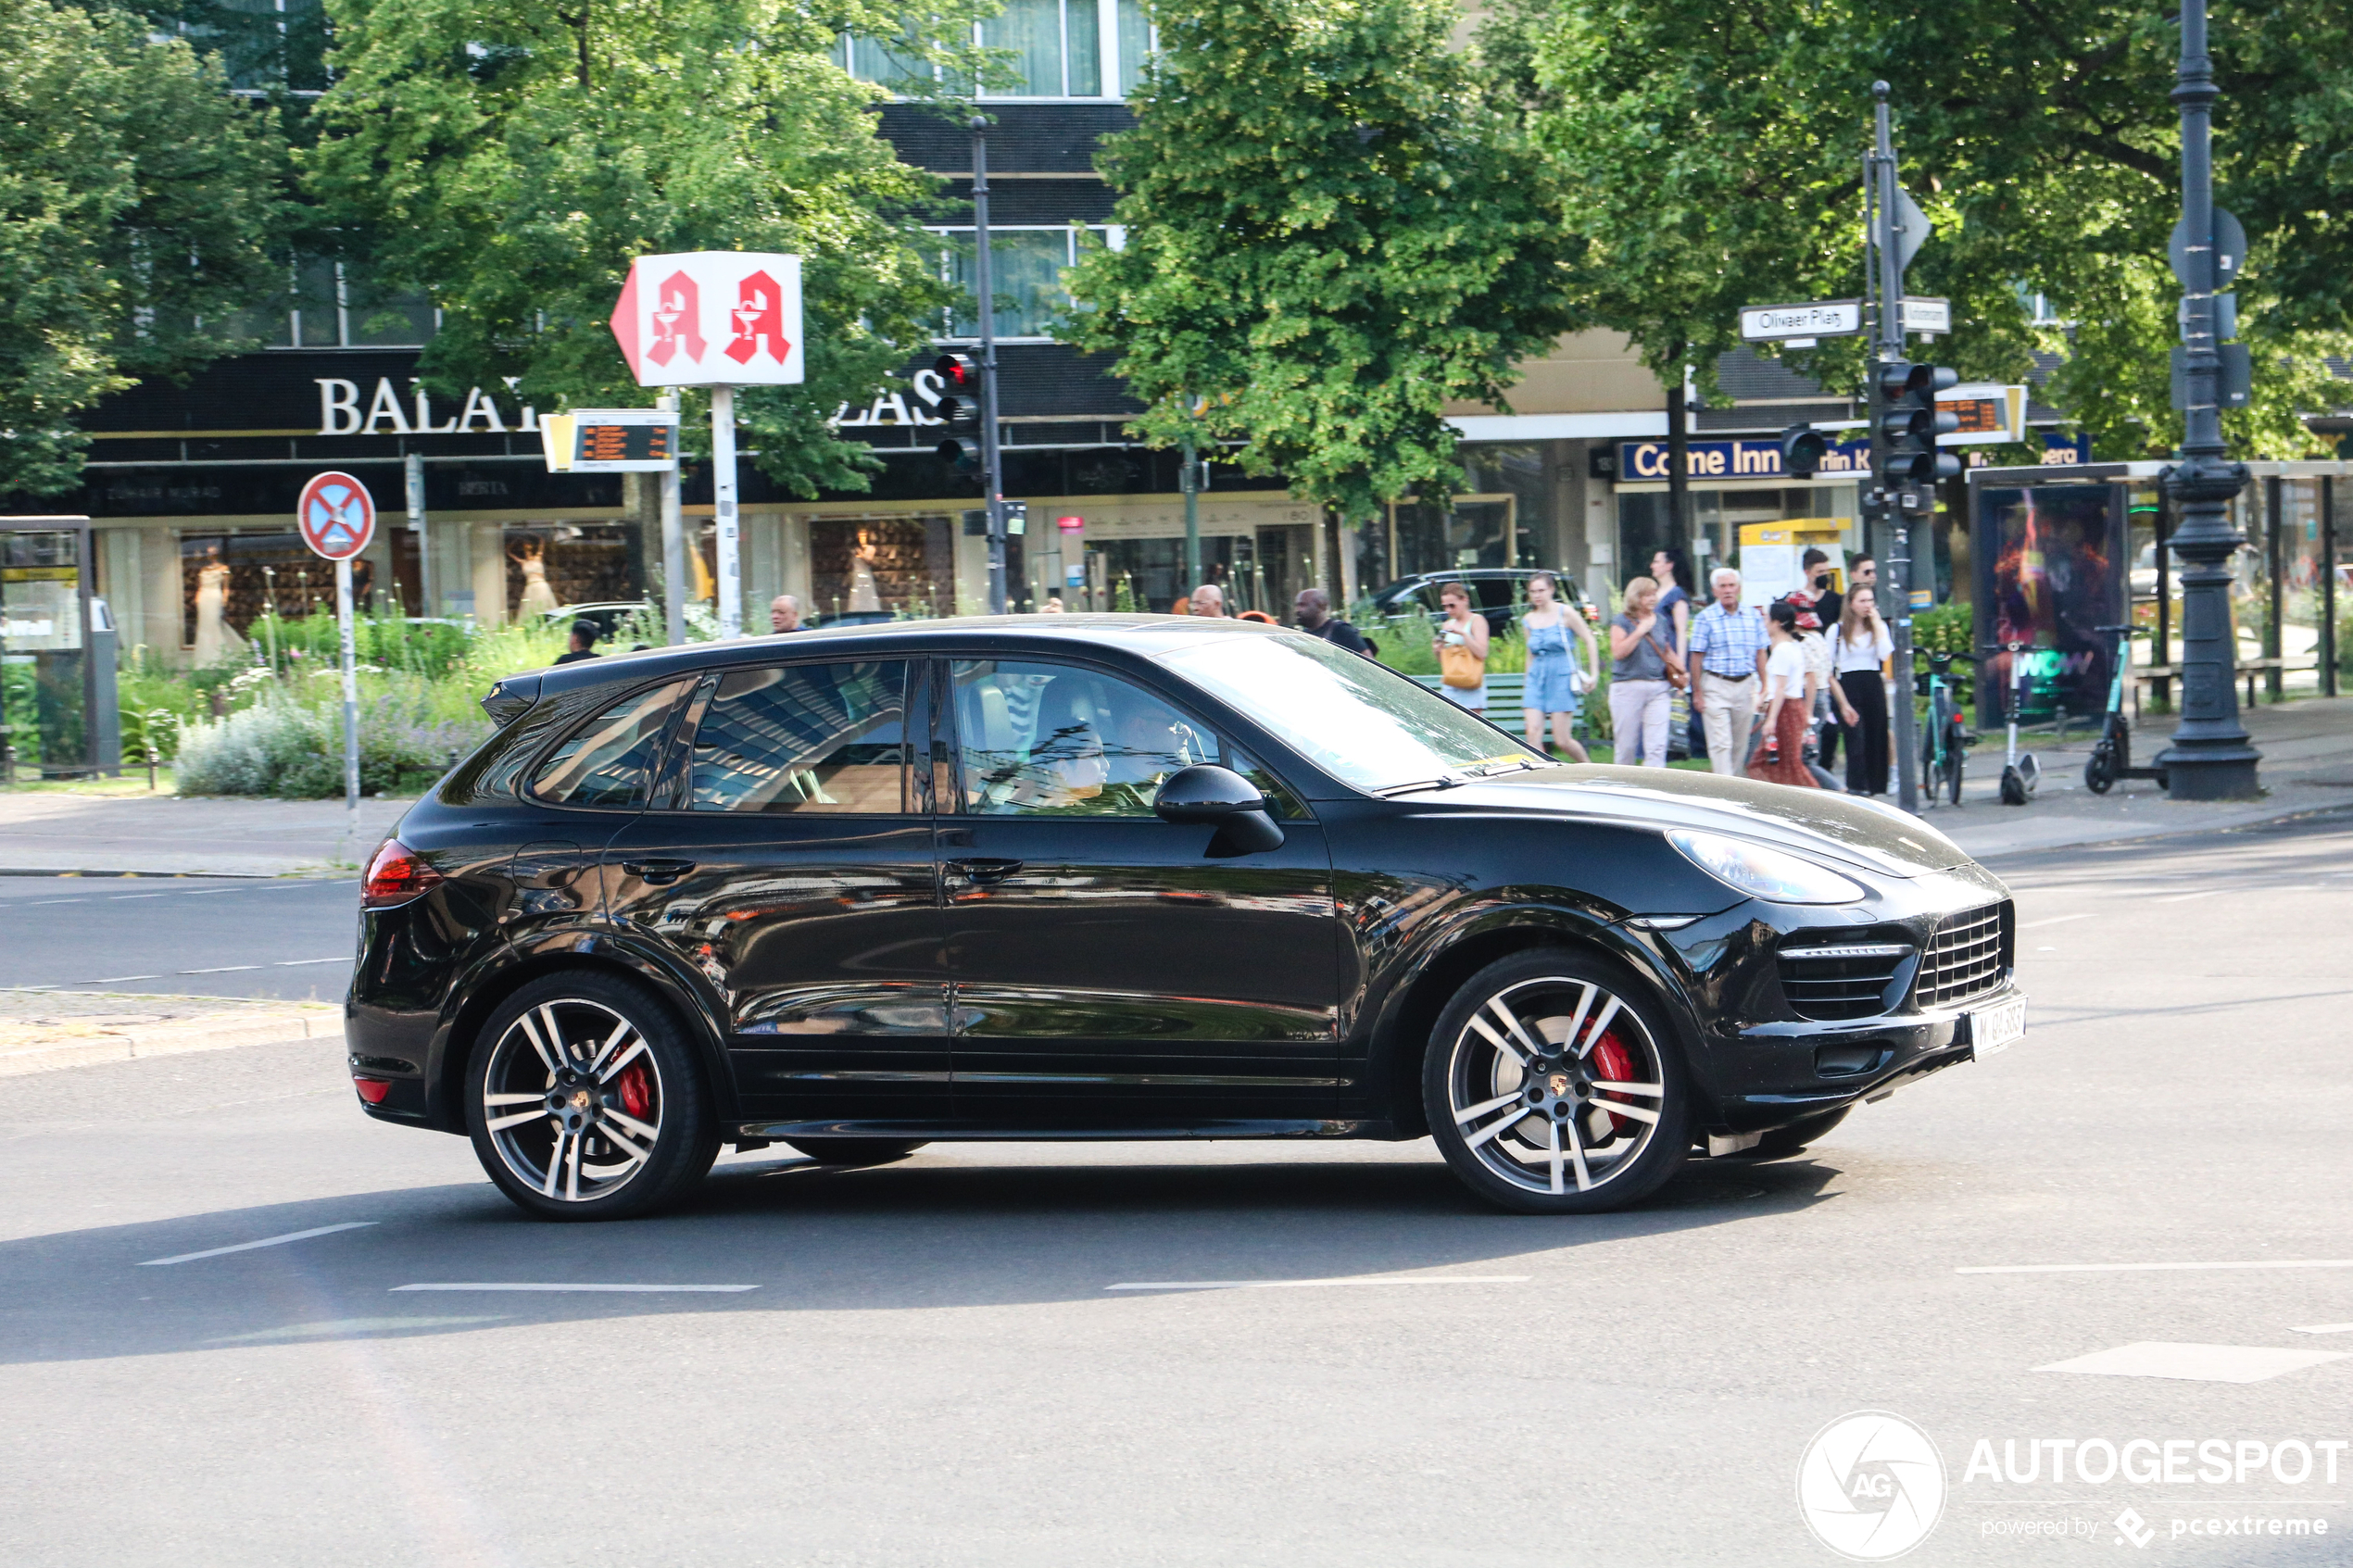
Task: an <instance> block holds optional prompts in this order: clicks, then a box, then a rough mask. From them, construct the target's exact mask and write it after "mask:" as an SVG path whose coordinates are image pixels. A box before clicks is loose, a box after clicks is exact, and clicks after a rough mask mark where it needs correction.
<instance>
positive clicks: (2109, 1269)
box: [1953, 1258, 2353, 1274]
mask: <svg viewBox="0 0 2353 1568" xmlns="http://www.w3.org/2000/svg"><path fill="white" fill-rule="evenodd" d="M2176 1269H2353V1258H2281V1259H2277V1260H2273V1259H2268V1258H2267V1259H2261V1260H2259V1261H2254V1262H2246V1263H1981V1264H1977V1265H1975V1266H1973V1267H1970V1268H1966V1269H1955V1270H1954V1271H1953V1272H1954V1273H1957V1274H2118V1273H2165V1272H2171V1271H2172V1270H2176Z"/></svg>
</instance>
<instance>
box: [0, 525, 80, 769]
mask: <svg viewBox="0 0 2353 1568" xmlns="http://www.w3.org/2000/svg"><path fill="white" fill-rule="evenodd" d="M89 538H90V535H89V530H88V529H87V528H86V527H79V528H58V527H55V526H51V527H45V528H44V527H35V528H15V527H8V526H6V525H4V524H0V784H14V783H16V782H17V781H18V780H19V779H25V778H49V777H56V776H58V775H61V774H74V773H82V772H87V771H90V769H91V764H92V760H93V759H92V749H91V743H92V734H91V726H90V723H89V684H90V663H89V660H90V653H89V638H88V637H87V635H86V634H85V628H86V627H87V626H88V624H89V621H88V613H89V611H88V598H87V592H88V582H87V565H88V562H87V557H88V554H89Z"/></svg>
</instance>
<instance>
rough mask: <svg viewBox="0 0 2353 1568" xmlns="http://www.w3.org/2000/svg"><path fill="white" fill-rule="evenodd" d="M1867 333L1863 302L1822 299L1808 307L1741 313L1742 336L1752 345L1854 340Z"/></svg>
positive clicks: (1754, 308) (1766, 308) (1754, 307)
mask: <svg viewBox="0 0 2353 1568" xmlns="http://www.w3.org/2000/svg"><path fill="white" fill-rule="evenodd" d="M1862 330H1863V302H1862V301H1861V300H1859V299H1818V300H1814V301H1812V302H1810V303H1808V304H1804V305H1752V306H1749V307H1747V308H1745V309H1743V311H1742V312H1741V337H1742V338H1743V340H1745V341H1746V342H1749V343H1775V342H1782V341H1786V340H1788V339H1792V338H1824V337H1853V336H1855V335H1856V333H1857V332H1861V331H1862Z"/></svg>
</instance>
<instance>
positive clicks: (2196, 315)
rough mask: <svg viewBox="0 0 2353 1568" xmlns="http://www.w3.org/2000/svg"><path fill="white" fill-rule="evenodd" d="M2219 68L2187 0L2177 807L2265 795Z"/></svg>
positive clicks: (2174, 487) (2176, 497)
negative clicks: (2254, 723)
mask: <svg viewBox="0 0 2353 1568" xmlns="http://www.w3.org/2000/svg"><path fill="white" fill-rule="evenodd" d="M2220 96H2221V94H2220V92H2219V91H2218V90H2217V89H2216V88H2215V85H2214V62H2213V61H2212V60H2210V59H2208V57H2207V53H2206V0H2183V6H2182V63H2181V70H2180V75H2179V79H2178V81H2177V82H2176V83H2175V85H2174V88H2173V101H2174V102H2175V103H2177V104H2179V105H2181V107H2182V225H2183V231H2184V232H2186V234H2187V236H2188V245H2187V251H2188V258H2187V265H2186V266H2184V267H2183V268H2182V269H2181V270H2182V272H2183V278H2182V290H2183V293H2182V301H2183V328H2182V338H2183V347H2184V349H2185V355H2184V358H2185V359H2186V361H2187V366H2188V372H2189V374H2188V382H2189V395H2188V397H2187V399H2186V401H2187V405H2188V407H2187V409H2186V411H2185V413H2184V416H2183V423H2184V429H2183V439H2182V461H2180V462H2178V463H2176V464H2174V465H2173V466H2172V467H2171V468H2169V469H2167V470H2165V476H2164V477H2165V487H2166V491H2167V493H2168V494H2169V495H2171V497H2172V499H2173V503H2174V507H2175V509H2176V512H2177V515H2178V516H2179V517H2180V518H2181V520H2182V521H2181V526H2180V528H2179V529H2177V530H2176V531H2175V532H2174V533H2173V538H2172V546H2173V550H2174V552H2175V553H2176V554H2177V555H2179V556H2180V557H2181V558H2183V560H2184V561H2185V562H2187V563H2188V564H2187V566H2186V567H2185V569H2184V570H2183V572H2182V654H2181V660H2180V662H2181V666H2182V717H2181V721H2180V722H2179V723H2178V724H2177V725H2175V726H2174V730H2173V744H2172V745H2171V746H2168V747H2166V749H2165V750H2163V751H2161V752H2159V753H2158V757H2157V765H2158V767H2160V768H2162V769H2164V770H2165V789H2166V793H2167V794H2168V795H2169V796H2171V797H2172V798H2174V799H2176V800H2238V799H2246V798H2248V797H2253V796H2255V795H2257V794H2259V793H2260V786H2259V784H2258V783H2257V781H2256V771H2255V770H2256V764H2257V762H2258V761H2259V760H2260V759H2261V755H2262V754H2261V753H2259V752H2258V751H2257V750H2256V749H2255V747H2253V746H2249V745H2248V744H2247V737H2246V726H2244V725H2242V724H2241V723H2240V722H2239V709H2238V694H2237V692H2236V691H2235V690H2234V689H2233V684H2232V673H2233V656H2234V655H2235V653H2236V651H2237V650H2236V649H2235V648H2234V647H2233V646H2232V633H2231V603H2230V583H2231V574H2230V571H2228V569H2227V568H2226V567H2225V566H2224V564H2223V563H2224V562H2226V561H2228V560H2229V559H2230V558H2231V556H2232V554H2233V552H2234V551H2236V550H2237V549H2238V547H2239V546H2240V545H2241V544H2242V543H2244V539H2243V537H2242V535H2241V534H2240V533H2239V532H2238V531H2237V529H2235V528H2234V527H2233V526H2232V524H2231V521H2230V516H2229V507H2230V503H2231V500H2232V498H2233V496H2235V495H2238V493H2239V491H2240V490H2241V489H2242V488H2243V487H2245V485H2246V467H2245V465H2243V464H2240V463H2234V462H2232V461H2230V460H2229V457H2228V449H2227V448H2226V447H2225V446H2224V445H2223V444H2222V410H2221V404H2220V395H2221V384H2220V383H2221V355H2220V354H2219V352H2218V351H2217V348H2216V344H2217V341H2218V340H2217V338H2216V336H2215V330H2214V329H2215V306H2214V289H2215V283H2216V281H2217V279H2216V271H2215V255H2214V159H2213V137H2214V100H2215V99H2216V98H2218V97H2220Z"/></svg>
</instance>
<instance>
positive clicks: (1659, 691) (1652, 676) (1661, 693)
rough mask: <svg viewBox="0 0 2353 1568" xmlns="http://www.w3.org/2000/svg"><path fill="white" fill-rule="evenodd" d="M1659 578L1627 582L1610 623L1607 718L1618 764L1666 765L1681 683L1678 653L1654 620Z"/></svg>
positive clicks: (1681, 666) (1682, 676)
mask: <svg viewBox="0 0 2353 1568" xmlns="http://www.w3.org/2000/svg"><path fill="white" fill-rule="evenodd" d="M1658 596H1659V595H1658V583H1656V582H1655V580H1653V579H1651V578H1648V577H1637V578H1635V579H1634V580H1633V581H1631V582H1630V583H1627V584H1626V608H1625V610H1624V612H1623V613H1622V614H1620V615H1618V616H1617V618H1615V619H1614V620H1612V621H1610V623H1609V655H1610V667H1609V720H1610V730H1611V733H1612V734H1616V735H1617V762H1618V763H1619V765H1620V766H1623V767H1633V766H1636V765H1640V766H1642V767H1644V768H1664V767H1666V766H1667V724H1668V721H1669V720H1670V718H1671V717H1672V714H1673V698H1672V694H1673V693H1674V691H1675V690H1676V688H1677V687H1679V686H1680V685H1681V684H1682V683H1683V681H1684V679H1685V669H1684V664H1683V660H1682V657H1681V656H1680V654H1678V653H1677V652H1676V650H1675V648H1674V646H1673V645H1672V644H1671V643H1669V642H1668V640H1667V638H1668V635H1669V633H1667V628H1666V627H1664V626H1663V625H1662V624H1661V623H1660V621H1659V615H1658Z"/></svg>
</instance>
